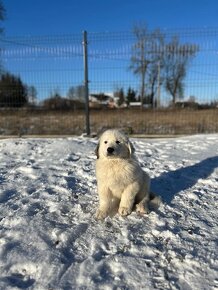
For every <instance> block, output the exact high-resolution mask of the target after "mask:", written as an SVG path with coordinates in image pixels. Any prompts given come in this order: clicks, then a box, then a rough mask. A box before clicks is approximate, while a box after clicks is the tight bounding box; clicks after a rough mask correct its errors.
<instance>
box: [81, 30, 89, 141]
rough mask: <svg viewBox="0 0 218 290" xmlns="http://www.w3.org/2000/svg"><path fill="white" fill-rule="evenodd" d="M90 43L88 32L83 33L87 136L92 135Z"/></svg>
mask: <svg viewBox="0 0 218 290" xmlns="http://www.w3.org/2000/svg"><path fill="white" fill-rule="evenodd" d="M87 46H88V42H87V31H83V62H84V92H85V113H86V134H87V136H89V135H90V121H89V119H90V116H89V79H88V49H87Z"/></svg>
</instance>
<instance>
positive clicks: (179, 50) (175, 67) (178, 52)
mask: <svg viewBox="0 0 218 290" xmlns="http://www.w3.org/2000/svg"><path fill="white" fill-rule="evenodd" d="M198 50H199V48H198V46H197V45H194V44H180V42H179V39H178V37H173V38H172V40H171V42H170V43H168V44H167V45H166V46H165V53H164V73H165V89H166V91H168V92H169V93H170V95H171V96H172V105H173V106H175V103H176V100H177V99H181V98H183V96H184V89H185V83H184V80H185V77H186V73H187V68H188V65H189V63H190V61H191V60H192V59H193V57H194V56H195V55H196V53H197V52H198Z"/></svg>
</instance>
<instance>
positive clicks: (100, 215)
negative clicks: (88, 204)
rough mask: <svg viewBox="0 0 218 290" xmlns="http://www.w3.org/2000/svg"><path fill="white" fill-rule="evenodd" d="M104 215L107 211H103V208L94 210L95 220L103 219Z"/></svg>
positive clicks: (105, 215)
mask: <svg viewBox="0 0 218 290" xmlns="http://www.w3.org/2000/svg"><path fill="white" fill-rule="evenodd" d="M106 217H107V212H105V211H103V210H101V209H98V210H97V211H96V214H95V218H96V219H97V220H103V219H105V218H106Z"/></svg>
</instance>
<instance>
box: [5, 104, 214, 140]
mask: <svg viewBox="0 0 218 290" xmlns="http://www.w3.org/2000/svg"><path fill="white" fill-rule="evenodd" d="M90 124H91V132H96V133H97V132H99V131H101V130H102V128H112V127H122V128H125V129H126V130H128V131H129V133H133V134H148V135H149V134H152V135H155V134H158V135H167V134H196V133H215V132H218V109H209V110H188V109H186V110H185V109H183V110H182V109H181V110H178V109H177V110H169V109H168V110H157V111H152V110H143V111H141V110H136V109H131V110H130V109H120V110H92V111H91V112H90ZM83 132H85V115H84V112H83V111H77V112H74V111H44V110H27V109H26V110H2V111H1V112H0V135H75V134H76V135H78V134H82V133H83Z"/></svg>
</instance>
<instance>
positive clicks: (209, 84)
mask: <svg viewBox="0 0 218 290" xmlns="http://www.w3.org/2000/svg"><path fill="white" fill-rule="evenodd" d="M87 36H88V41H87V48H88V54H87V58H88V71H87V72H86V73H87V75H88V81H89V82H88V89H89V90H88V92H89V120H90V131H91V133H97V132H99V131H100V130H102V128H111V127H122V128H123V129H126V130H127V131H128V132H129V133H133V134H148V135H157V134H158V135H166V134H195V133H213V132H218V81H217V80H218V28H217V29H216V28H214V29H180V30H147V29H146V28H144V27H137V28H135V30H133V31H132V32H130V31H127V32H116V33H112V32H104V33H88V35H87ZM0 68H1V78H0V135H2V136H5V135H19V136H22V135H74V134H82V133H84V132H86V131H87V115H86V114H85V112H86V113H87V110H86V111H85V88H86V86H85V85H86V82H85V79H84V75H85V72H84V42H83V34H82V33H81V34H75V35H67V36H64V35H63V36H41V37H32V36H31V37H3V36H2V37H1V38H0ZM86 92H87V91H86Z"/></svg>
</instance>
